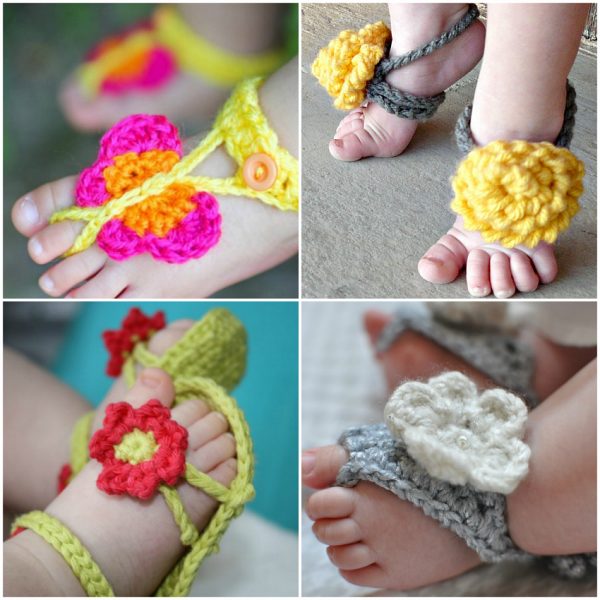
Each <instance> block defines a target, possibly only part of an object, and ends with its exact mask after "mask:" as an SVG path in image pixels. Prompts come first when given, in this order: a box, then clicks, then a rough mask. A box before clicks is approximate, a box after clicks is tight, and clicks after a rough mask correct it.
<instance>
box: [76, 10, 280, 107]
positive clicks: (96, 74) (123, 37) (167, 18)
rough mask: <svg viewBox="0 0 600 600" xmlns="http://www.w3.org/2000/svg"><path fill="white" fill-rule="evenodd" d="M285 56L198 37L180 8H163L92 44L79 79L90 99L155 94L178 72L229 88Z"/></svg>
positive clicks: (274, 65)
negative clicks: (238, 50)
mask: <svg viewBox="0 0 600 600" xmlns="http://www.w3.org/2000/svg"><path fill="white" fill-rule="evenodd" d="M286 57H287V52H286V51H285V50H284V49H277V50H273V51H269V52H264V53H261V54H258V55H253V56H246V55H238V54H235V53H233V52H228V51H227V50H224V49H221V48H219V47H218V46H215V45H214V44H212V43H210V42H209V41H208V40H206V39H204V38H202V37H200V36H199V35H198V34H197V33H196V32H195V31H194V30H193V29H192V28H191V27H190V26H189V25H188V24H187V23H186V22H185V21H184V20H183V18H181V16H179V14H178V12H177V10H176V9H174V8H173V7H169V6H162V7H159V8H158V9H156V11H155V12H154V14H153V16H152V18H151V19H150V20H149V21H147V22H143V23H141V24H139V25H136V26H135V27H132V28H129V29H128V30H126V31H125V32H123V33H121V34H117V35H114V36H110V37H109V38H107V39H105V40H103V41H102V42H100V43H99V44H98V45H97V46H96V47H94V48H93V49H92V50H91V52H89V53H88V56H87V57H86V61H85V62H84V63H83V64H82V65H81V67H80V68H79V69H78V71H77V78H78V80H79V83H80V85H81V87H82V89H83V90H84V92H85V93H86V94H87V95H89V96H91V97H93V96H96V95H97V94H98V93H103V94H107V95H120V94H123V93H126V92H131V91H142V92H153V91H155V90H158V89H160V88H162V87H163V86H164V85H165V84H167V83H168V82H169V81H171V79H172V78H173V77H174V76H175V75H176V74H177V73H178V72H180V71H188V72H191V73H194V74H196V75H198V76H200V77H201V78H202V79H203V80H205V81H206V82H208V83H210V84H212V85H215V86H221V87H231V86H233V85H235V84H237V83H239V82H240V81H241V80H242V79H245V78H246V77H256V76H262V75H266V74H268V73H271V72H272V71H274V70H275V69H277V68H278V67H279V66H281V65H282V64H283V63H284V61H285V59H286Z"/></svg>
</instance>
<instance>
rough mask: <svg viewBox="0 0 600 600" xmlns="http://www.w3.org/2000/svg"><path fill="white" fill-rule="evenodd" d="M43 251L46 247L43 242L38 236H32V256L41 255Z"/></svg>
mask: <svg viewBox="0 0 600 600" xmlns="http://www.w3.org/2000/svg"><path fill="white" fill-rule="evenodd" d="M43 253H44V247H43V246H42V244H41V243H40V242H39V241H38V240H37V239H36V238H31V239H30V240H29V254H31V255H32V256H41V255H42V254H43Z"/></svg>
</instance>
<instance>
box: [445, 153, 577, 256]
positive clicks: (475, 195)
mask: <svg viewBox="0 0 600 600" xmlns="http://www.w3.org/2000/svg"><path fill="white" fill-rule="evenodd" d="M583 175H584V166H583V163H582V162H581V161H580V160H578V159H577V157H576V156H575V155H574V154H573V153H572V152H570V151H569V150H567V149H566V148H558V147H557V146H555V145H554V144H551V143H549V142H539V143H531V142H525V141H513V142H503V141H497V142H492V143H491V144H488V145H487V146H484V147H482V148H476V149H475V150H472V151H471V152H470V153H469V154H468V155H467V157H466V158H465V159H464V160H463V161H462V162H461V164H460V165H459V167H458V170H457V172H456V175H455V176H454V178H453V180H452V187H453V189H454V194H455V198H454V200H453V201H452V204H451V205H450V206H451V208H452V210H454V212H456V213H457V214H459V215H461V216H462V217H463V219H464V222H465V227H466V228H467V229H470V230H473V231H479V232H480V233H481V235H482V237H483V239H484V240H485V241H486V242H500V243H501V244H502V245H503V246H505V247H506V248H512V247H514V246H516V245H517V244H523V245H525V246H528V247H530V248H533V247H534V246H537V245H538V244H539V243H540V242H542V241H544V242H548V243H549V244H551V243H553V242H554V241H556V237H557V236H558V234H559V233H560V232H561V231H564V230H565V229H566V228H567V227H568V226H569V223H570V221H571V218H572V217H574V216H575V215H576V214H577V212H578V211H579V203H578V199H579V197H580V196H581V194H582V193H583V183H582V180H583Z"/></svg>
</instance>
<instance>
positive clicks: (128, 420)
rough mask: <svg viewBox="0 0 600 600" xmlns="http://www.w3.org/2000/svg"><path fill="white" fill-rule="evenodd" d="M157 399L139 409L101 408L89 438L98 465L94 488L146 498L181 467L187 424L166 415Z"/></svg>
mask: <svg viewBox="0 0 600 600" xmlns="http://www.w3.org/2000/svg"><path fill="white" fill-rule="evenodd" d="M170 415H171V411H170V410H169V409H168V408H167V407H166V406H163V405H162V404H161V403H160V402H159V401H158V400H149V401H148V402H146V404H144V405H143V406H141V407H140V408H133V407H132V406H131V405H130V404H128V403H127V402H116V403H114V404H109V405H108V406H107V407H106V416H105V417H104V421H103V427H102V428H101V429H99V430H98V431H96V433H94V435H93V436H92V439H91V440H90V457H91V458H95V459H96V460H97V461H98V462H100V463H101V464H102V472H101V473H100V475H99V476H98V480H97V486H98V489H100V490H102V491H103V492H106V493H107V494H117V495H118V494H125V493H127V494H129V495H130V496H133V497H135V498H139V499H140V500H147V499H148V498H151V497H152V496H153V495H154V492H155V491H156V489H157V488H158V486H159V485H161V484H162V483H166V484H167V485H175V484H176V483H177V481H178V480H179V478H180V477H181V475H182V474H183V473H184V471H185V451H186V450H187V447H188V432H187V429H185V428H184V427H182V426H181V425H179V424H178V423H176V422H175V421H173V420H172V419H170Z"/></svg>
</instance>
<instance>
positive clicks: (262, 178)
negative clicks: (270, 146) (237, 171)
mask: <svg viewBox="0 0 600 600" xmlns="http://www.w3.org/2000/svg"><path fill="white" fill-rule="evenodd" d="M242 175H243V177H244V181H245V182H246V184H247V185H248V187H251V188H252V189H253V190H256V191H257V192H264V191H265V190H268V189H269V188H270V187H271V186H272V185H273V184H274V183H275V180H276V179H277V163H276V162H275V161H274V160H273V159H272V158H271V157H270V156H269V155H268V154H264V153H262V152H258V153H257V154H253V155H252V156H249V157H248V158H247V159H246V162H244V168H243V170H242Z"/></svg>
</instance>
